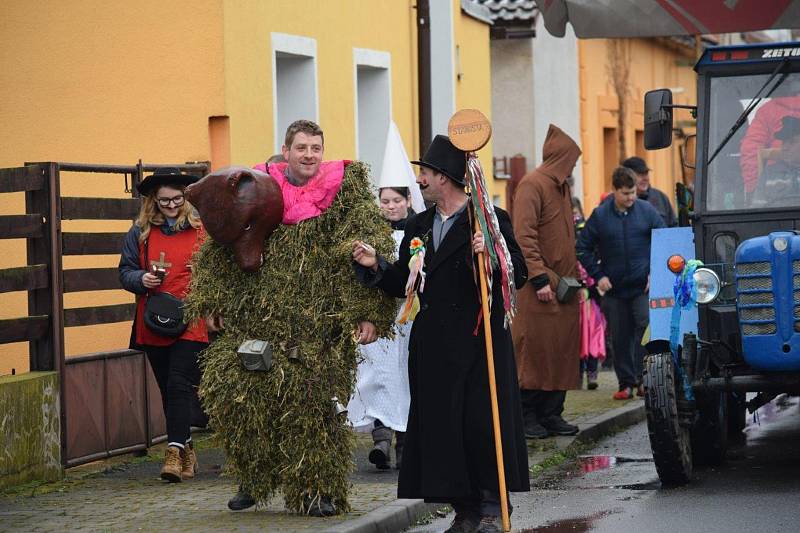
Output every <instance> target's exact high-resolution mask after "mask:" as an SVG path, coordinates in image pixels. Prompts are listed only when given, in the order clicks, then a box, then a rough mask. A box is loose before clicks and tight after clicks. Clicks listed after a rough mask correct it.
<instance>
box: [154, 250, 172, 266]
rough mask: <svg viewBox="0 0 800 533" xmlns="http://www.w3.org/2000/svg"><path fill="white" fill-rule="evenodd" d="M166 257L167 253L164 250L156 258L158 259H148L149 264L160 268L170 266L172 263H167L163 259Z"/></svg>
mask: <svg viewBox="0 0 800 533" xmlns="http://www.w3.org/2000/svg"><path fill="white" fill-rule="evenodd" d="M166 258H167V253H166V252H161V255H160V257H159V258H158V261H153V260H152V259H151V260H150V266H154V267H157V268H159V269H161V270H166V269H167V267H171V266H172V263H167V262H165V261H164V260H165V259H166Z"/></svg>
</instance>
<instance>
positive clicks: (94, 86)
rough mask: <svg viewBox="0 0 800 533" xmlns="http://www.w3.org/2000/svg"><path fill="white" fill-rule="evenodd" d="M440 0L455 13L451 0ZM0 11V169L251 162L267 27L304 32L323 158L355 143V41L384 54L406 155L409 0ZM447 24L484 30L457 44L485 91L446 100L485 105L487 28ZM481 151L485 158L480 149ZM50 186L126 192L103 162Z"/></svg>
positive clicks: (10, 304)
mask: <svg viewBox="0 0 800 533" xmlns="http://www.w3.org/2000/svg"><path fill="white" fill-rule="evenodd" d="M453 5H454V9H456V10H457V11H456V12H457V13H460V8H459V7H458V2H455V1H454V3H453ZM2 13H3V15H2V17H0V87H1V88H2V89H0V119H1V120H2V127H0V167H12V166H20V165H22V164H23V163H24V162H25V161H78V162H87V163H118V164H134V163H136V162H137V161H138V159H139V158H141V159H142V160H143V161H144V162H150V163H164V162H176V163H178V162H185V161H195V160H197V161H207V160H211V161H212V163H213V164H214V165H215V166H220V165H226V164H229V163H230V164H243V165H252V164H255V163H258V162H261V161H263V160H264V159H265V158H266V157H268V156H269V155H271V154H272V152H273V150H274V148H273V147H274V138H273V137H274V133H273V116H272V114H273V106H272V68H273V66H272V44H271V33H272V32H279V33H285V34H292V35H298V36H304V37H311V38H314V39H316V42H317V80H318V92H319V112H320V116H319V123H320V125H321V126H322V128H323V130H325V141H326V143H325V144H326V153H325V156H326V159H337V158H347V159H351V158H354V156H355V146H356V132H355V98H354V91H355V88H354V68H355V67H354V64H353V48H364V49H372V50H379V51H384V52H388V53H389V54H390V55H391V96H392V112H393V119H394V121H395V122H396V123H397V126H398V128H399V130H400V133H401V136H402V138H403V142H404V144H405V147H406V150H407V151H408V153H409V155H410V156H412V157H416V156H418V155H419V151H420V150H419V146H418V137H419V134H418V120H417V107H418V102H417V49H416V13H415V9H414V2H413V0H304V1H303V2H302V5H300V4H298V2H296V1H294V0H273V1H269V2H266V1H260V0H197V1H192V2H189V1H174V2H159V1H156V0H143V1H140V2H135V3H133V4H131V3H130V2H122V1H121V0H113V1H111V2H109V1H105V2H100V1H92V0H85V1H82V2H70V3H66V2H64V3H60V2H51V1H45V0H37V1H27V0H9V1H6V2H4V3H3V9H2ZM454 18H456V19H458V17H454ZM458 24H459V25H458V28H459V30H458V31H460V32H462V31H463V36H464V38H465V39H467V40H468V41H472V40H473V39H475V38H481V39H483V40H484V41H485V42H484V43H483V45H482V46H477V45H476V44H475V43H471V42H468V43H466V44H465V46H466V48H467V49H468V51H467V54H468V58H467V59H468V61H467V63H468V64H469V65H470V67H469V69H468V72H469V73H470V77H473V74H472V72H473V71H472V69H473V68H474V69H476V70H475V74H474V77H473V79H474V81H476V82H477V81H478V80H481V81H482V84H483V87H484V88H483V89H481V90H484V91H485V95H483V96H482V97H481V96H480V94H479V92H478V91H477V90H476V89H475V88H474V87H472V86H470V87H469V88H468V89H459V93H458V94H459V105H462V102H463V103H464V105H469V106H474V107H478V108H480V109H484V110H485V111H486V112H487V114H488V111H489V102H490V92H489V88H488V87H489V86H488V83H489V66H488V58H489V52H488V50H489V39H488V28H487V27H486V26H485V25H482V24H479V23H477V22H474V21H472V20H471V19H467V20H466V21H464V22H463V24H462V23H461V22H460V21H459V23H458ZM481 27H483V30H482V29H481ZM473 49H474V50H476V52H473ZM473 53H475V54H476V57H477V59H475V58H473V57H471V55H472V54H473ZM463 58H464V56H462V60H463ZM465 87H466V86H465ZM212 117H213V118H212ZM212 144H213V146H212ZM486 150H488V149H485V150H484V151H482V157H481V159H482V160H483V161H484V164H485V165H486V164H488V163H486V162H487V161H491V159H490V157H491V152H488V154H487V155H483V154H485V153H486ZM212 157H213V160H212ZM487 158H488V159H487ZM61 190H62V194H63V195H64V196H109V197H124V196H125V193H124V190H123V178H122V176H116V175H100V174H97V175H83V174H74V173H69V174H67V173H65V174H64V177H63V178H62V187H61ZM23 212H24V198H23V195H22V194H0V215H5V214H20V213H23ZM129 225H130V224H129V223H126V222H124V221H123V222H119V223H114V224H111V223H108V222H104V221H97V222H88V221H83V222H78V223H71V222H70V221H65V222H64V226H63V229H64V230H65V231H125V230H127V229H128V227H129ZM118 260H119V257H118V256H116V255H110V256H87V257H77V258H76V257H66V258H65V259H64V266H65V268H78V267H110V266H116V265H117V263H118ZM25 263H26V257H25V241H24V240H19V239H17V240H7V241H0V268H9V267H16V266H23V265H24V264H25ZM132 301H133V297H132V295H129V294H128V293H126V292H124V291H121V290H117V291H96V292H85V293H76V294H67V295H65V307H67V308H69V307H83V306H93V305H105V304H114V303H126V302H132ZM25 315H27V298H26V294H25V293H20V292H16V293H7V294H0V319H3V318H15V317H19V316H25ZM129 333H130V324H129V323H122V324H109V325H101V326H92V327H83V328H68V329H67V330H66V339H65V340H66V350H67V354H68V355H78V354H84V353H91V352H98V351H105V350H114V349H119V348H123V347H126V346H127V344H128V337H129ZM27 351H28V350H27V344H26V343H16V344H10V345H0V375H3V374H7V373H10V372H11V369H12V368H13V369H16V371H17V372H24V371H26V370H27V367H28V354H27Z"/></svg>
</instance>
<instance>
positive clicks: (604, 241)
mask: <svg viewBox="0 0 800 533" xmlns="http://www.w3.org/2000/svg"><path fill="white" fill-rule="evenodd" d="M611 180H612V186H613V194H612V195H611V197H609V198H608V199H606V200H605V201H604V202H602V203H601V204H600V205H599V206H598V207H597V208H596V209H595V210H594V212H593V213H592V216H590V217H589V220H587V221H586V225H585V226H584V228H583V231H581V234H580V237H579V238H578V241H577V252H578V259H579V260H580V262H581V264H582V265H583V267H584V268H585V269H586V271H587V272H588V273H589V275H590V276H591V277H593V278H594V279H596V280H597V289H598V291H599V292H600V293H604V294H605V301H604V304H605V314H606V317H607V319H608V324H609V328H610V330H611V337H612V342H613V344H614V371H615V372H616V374H617V380H618V381H619V391H618V392H617V393H615V394H614V399H617V400H626V399H630V398H633V390H634V389H637V393H638V395H639V396H643V395H644V390H643V388H642V386H641V382H642V360H643V358H644V349H643V348H642V346H641V340H642V335H643V334H644V331H645V329H646V328H647V324H648V320H649V306H648V303H649V302H648V291H649V288H650V236H651V232H652V230H654V229H656V228H663V227H665V226H664V221H663V219H662V218H661V216H660V215H659V214H658V212H657V211H656V210H655V208H654V207H653V206H652V205H651V204H650V203H649V202H647V201H645V200H641V199H638V198H637V197H636V175H635V174H634V172H633V171H632V170H631V169H629V168H626V167H617V168H616V169H615V170H614V173H613V174H612V178H611Z"/></svg>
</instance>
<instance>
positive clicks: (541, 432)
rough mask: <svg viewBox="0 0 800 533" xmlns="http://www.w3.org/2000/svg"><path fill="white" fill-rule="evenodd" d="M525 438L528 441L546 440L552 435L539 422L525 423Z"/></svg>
mask: <svg viewBox="0 0 800 533" xmlns="http://www.w3.org/2000/svg"><path fill="white" fill-rule="evenodd" d="M524 431H525V438H526V439H546V438H547V437H549V436H550V433H548V432H547V430H546V429H545V428H544V426H543V425H541V424H540V423H539V422H536V421H533V422H530V421H529V422H525V427H524Z"/></svg>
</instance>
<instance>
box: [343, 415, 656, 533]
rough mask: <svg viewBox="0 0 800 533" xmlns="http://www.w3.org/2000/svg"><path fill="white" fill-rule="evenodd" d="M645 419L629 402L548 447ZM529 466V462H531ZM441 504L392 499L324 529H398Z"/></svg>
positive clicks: (377, 532) (372, 532)
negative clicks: (362, 513)
mask: <svg viewBox="0 0 800 533" xmlns="http://www.w3.org/2000/svg"><path fill="white" fill-rule="evenodd" d="M644 419H645V410H644V402H636V403H631V404H629V405H625V406H623V407H619V408H617V409H613V410H611V411H606V412H605V413H603V414H601V415H597V416H595V417H592V418H589V419H587V420H585V421H579V422H578V427H579V428H580V429H581V431H580V433H578V434H577V435H575V436H574V437H570V440H569V441H566V442H564V441H562V442H564V446H561V445H560V446H558V447H557V448H556V449H554V450H553V451H552V454H556V453H558V452H560V451H563V450H564V449H566V448H569V447H571V446H572V445H573V444H574V443H576V442H578V443H585V442H590V441H595V440H598V439H600V438H601V437H604V436H606V435H608V434H609V433H611V432H612V431H613V430H614V429H618V428H623V427H627V426H632V425H633V424H637V423H639V422H641V421H642V420H644ZM531 466H533V465H531ZM439 507H442V504H428V503H425V502H424V501H423V500H402V499H399V500H395V501H393V502H391V503H387V504H386V505H382V506H381V507H378V508H377V509H375V510H374V511H370V512H369V513H367V514H365V515H363V516H360V517H358V518H355V519H353V520H348V521H346V522H342V523H341V524H338V525H337V526H335V527H333V528H331V529H328V530H327V531H330V532H332V533H395V532H400V531H403V530H405V529H407V528H408V527H410V526H411V525H412V524H414V523H415V522H416V521H417V520H419V519H420V518H422V517H423V516H425V515H426V514H429V513H432V512H434V511H435V510H436V509H438V508H439Z"/></svg>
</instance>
